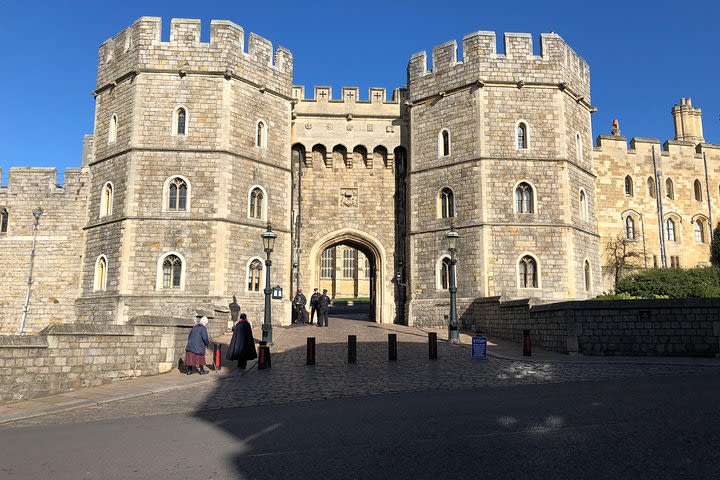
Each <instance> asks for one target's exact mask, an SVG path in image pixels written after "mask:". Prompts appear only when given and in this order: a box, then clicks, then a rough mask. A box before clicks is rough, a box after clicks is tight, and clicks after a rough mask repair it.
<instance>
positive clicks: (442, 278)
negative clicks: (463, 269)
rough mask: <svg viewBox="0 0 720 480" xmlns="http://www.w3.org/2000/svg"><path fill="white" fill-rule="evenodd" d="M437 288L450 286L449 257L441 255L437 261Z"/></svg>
mask: <svg viewBox="0 0 720 480" xmlns="http://www.w3.org/2000/svg"><path fill="white" fill-rule="evenodd" d="M437 275H438V276H437V278H438V288H440V289H442V290H447V289H448V288H450V257H443V258H442V259H441V260H440V262H439V263H438V272H437Z"/></svg>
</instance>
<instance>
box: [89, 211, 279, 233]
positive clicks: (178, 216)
mask: <svg viewBox="0 0 720 480" xmlns="http://www.w3.org/2000/svg"><path fill="white" fill-rule="evenodd" d="M168 220H172V221H173V222H178V221H185V222H220V223H227V224H230V225H240V226H244V227H252V228H257V229H260V230H262V231H265V228H266V227H267V222H266V221H264V220H262V221H261V220H258V221H257V222H251V221H246V220H230V219H229V218H222V217H221V218H217V217H200V216H193V215H192V213H190V212H173V213H172V214H168V215H148V216H132V217H126V216H123V217H118V218H113V219H109V220H104V221H101V222H96V223H92V224H88V225H86V226H84V227H83V230H92V229H95V228H98V227H104V226H107V225H112V224H115V223H121V222H124V221H157V222H160V221H163V222H164V221H168ZM273 231H276V232H281V233H288V234H289V233H290V230H289V229H286V228H282V227H278V226H277V225H275V224H273Z"/></svg>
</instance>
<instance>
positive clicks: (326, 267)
mask: <svg viewBox="0 0 720 480" xmlns="http://www.w3.org/2000/svg"><path fill="white" fill-rule="evenodd" d="M334 263H335V249H334V248H328V249H327V250H324V251H323V253H322V257H321V259H320V277H321V278H333V273H334V271H335V265H334Z"/></svg>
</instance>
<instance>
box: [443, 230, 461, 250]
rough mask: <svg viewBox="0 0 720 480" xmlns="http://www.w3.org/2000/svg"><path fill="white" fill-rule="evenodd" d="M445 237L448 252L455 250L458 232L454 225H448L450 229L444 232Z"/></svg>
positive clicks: (458, 236)
mask: <svg viewBox="0 0 720 480" xmlns="http://www.w3.org/2000/svg"><path fill="white" fill-rule="evenodd" d="M445 238H446V239H447V245H448V250H450V252H454V251H455V250H457V241H458V238H460V234H459V233H458V232H457V230H455V225H451V226H450V231H449V232H447V233H446V234H445Z"/></svg>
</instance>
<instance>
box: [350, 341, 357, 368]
mask: <svg viewBox="0 0 720 480" xmlns="http://www.w3.org/2000/svg"><path fill="white" fill-rule="evenodd" d="M348 363H357V335H348Z"/></svg>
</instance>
